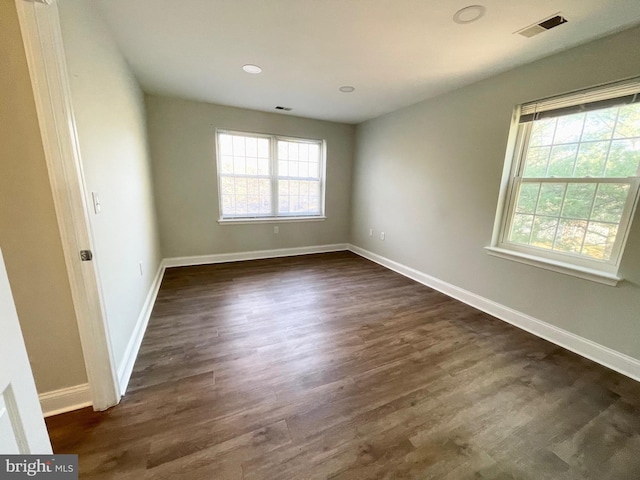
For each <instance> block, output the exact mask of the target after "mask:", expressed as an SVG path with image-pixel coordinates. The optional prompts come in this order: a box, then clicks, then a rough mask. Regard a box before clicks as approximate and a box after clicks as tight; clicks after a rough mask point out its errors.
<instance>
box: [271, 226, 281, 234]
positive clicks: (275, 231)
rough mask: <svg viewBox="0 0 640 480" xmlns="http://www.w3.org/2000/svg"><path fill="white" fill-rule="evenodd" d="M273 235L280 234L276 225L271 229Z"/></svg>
mask: <svg viewBox="0 0 640 480" xmlns="http://www.w3.org/2000/svg"><path fill="white" fill-rule="evenodd" d="M273 233H280V227H278V226H277V225H276V226H275V227H273Z"/></svg>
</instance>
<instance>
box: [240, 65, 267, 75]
mask: <svg viewBox="0 0 640 480" xmlns="http://www.w3.org/2000/svg"><path fill="white" fill-rule="evenodd" d="M242 69H243V70H244V71H245V72H247V73H261V72H262V69H261V68H260V67H259V66H258V65H251V64H247V65H245V66H243V67H242Z"/></svg>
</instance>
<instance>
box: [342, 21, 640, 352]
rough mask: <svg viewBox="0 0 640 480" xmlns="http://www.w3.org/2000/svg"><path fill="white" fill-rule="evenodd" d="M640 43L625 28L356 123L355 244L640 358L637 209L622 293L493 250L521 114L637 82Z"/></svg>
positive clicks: (639, 34)
mask: <svg viewBox="0 0 640 480" xmlns="http://www.w3.org/2000/svg"><path fill="white" fill-rule="evenodd" d="M638 39H640V28H635V29H632V30H628V31H625V32H622V33H619V34H617V35H614V36H611V37H607V38H604V39H601V40H597V41H594V42H592V43H589V44H586V45H583V46H581V47H578V48H574V49H572V50H568V51H565V52H563V53H560V54H557V55H554V56H551V57H548V58H546V59H543V60H541V61H537V62H535V63H532V64H529V65H526V66H523V67H521V68H517V69H515V70H512V71H509V72H507V73H504V74H501V75H498V76H495V77H493V78H490V79H487V80H485V81H482V82H479V83H476V84H474V85H471V86H469V87H466V88H462V89H460V90H457V91H455V92H453V93H450V94H447V95H443V96H440V97H437V98H434V99H431V100H428V101H424V102H422V103H419V104H416V105H413V106H411V107H407V108H404V109H402V110H399V111H396V112H393V113H391V114H388V115H386V116H383V117H380V118H377V119H375V120H372V121H369V122H366V123H364V124H361V125H359V126H358V128H357V133H356V152H357V153H356V160H355V166H354V189H353V214H352V220H353V221H352V243H354V244H355V245H357V246H359V247H362V248H364V249H366V250H369V251H372V252H374V253H377V254H379V255H382V256H385V257H387V258H390V259H392V260H395V261H397V262H400V263H402V264H405V265H407V266H410V267H413V268H415V269H417V270H419V271H421V272H424V273H426V274H428V275H431V276H434V277H436V278H438V279H441V280H444V281H445V282H449V283H451V284H453V285H456V286H458V287H461V288H463V289H466V290H469V291H471V292H473V293H476V294H479V295H481V296H484V297H486V298H489V299H491V300H493V301H495V302H498V303H501V304H503V305H506V306H508V307H511V308H514V309H516V310H519V311H521V312H523V313H526V314H529V315H531V316H533V317H535V318H538V319H540V320H543V321H545V322H548V323H551V324H553V325H556V326H558V327H560V328H563V329H566V330H568V331H570V332H574V333H576V334H578V335H581V336H583V337H586V338H588V339H590V340H593V341H595V342H597V343H600V344H602V345H605V346H608V347H610V348H613V349H615V350H618V351H620V352H623V353H626V354H628V355H630V356H633V357H635V358H639V359H640V335H639V334H638V332H639V325H640V285H639V284H640V218H638V217H640V210H639V211H638V212H637V213H636V215H635V217H636V218H635V224H634V226H633V231H632V232H631V234H630V236H629V240H628V244H627V248H626V252H625V255H624V259H623V264H622V268H621V273H622V275H623V276H624V277H625V278H626V281H625V282H624V283H621V284H619V286H617V287H609V286H605V285H601V284H598V283H593V282H590V281H586V280H582V279H578V278H575V277H571V276H567V275H563V274H560V273H554V272H550V271H547V270H543V269H540V268H536V267H532V266H527V265H523V264H520V263H515V262H512V261H509V260H503V259H499V258H495V257H491V256H489V255H488V254H487V253H486V252H485V250H484V247H485V246H487V245H489V244H490V240H491V234H492V228H493V223H494V216H495V212H496V205H497V198H498V191H499V188H500V180H501V176H502V168H503V164H504V157H505V149H506V143H507V135H508V133H509V126H510V120H511V114H512V110H513V107H514V106H515V105H516V104H519V103H522V102H525V101H529V100H535V99H538V98H542V97H546V96H550V95H554V94H560V93H563V92H566V91H569V90H574V89H578V88H583V87H588V86H593V85H596V84H599V83H603V82H607V81H611V80H616V79H622V78H626V77H630V76H633V75H637V74H638V73H639V72H640V43H639V41H638ZM369 228H373V229H375V232H376V234H375V235H374V236H373V237H370V236H369ZM381 230H382V231H384V232H385V233H386V240H385V241H381V240H379V236H378V233H379V232H380V231H381Z"/></svg>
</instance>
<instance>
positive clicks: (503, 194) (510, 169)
mask: <svg viewBox="0 0 640 480" xmlns="http://www.w3.org/2000/svg"><path fill="white" fill-rule="evenodd" d="M629 92H632V93H631V95H634V93H633V92H635V94H639V93H638V92H640V78H637V79H632V80H626V81H623V82H616V83H615V84H609V85H605V86H599V87H594V88H592V89H588V90H583V91H580V92H571V93H569V94H564V95H561V96H558V97H552V98H549V99H544V100H539V101H537V102H530V103H527V104H523V105H519V106H517V107H516V108H515V110H514V113H513V116H512V122H511V129H510V133H509V141H508V144H507V151H506V156H505V165H504V170H503V176H502V182H501V188H500V195H499V199H498V208H497V211H496V218H495V223H494V229H493V236H492V240H491V245H490V246H489V247H486V249H487V252H488V253H489V254H491V255H494V256H497V257H501V258H505V259H508V260H514V261H517V262H521V263H525V264H528V265H533V266H536V267H541V268H545V269H548V270H553V271H556V272H560V273H564V274H569V275H573V276H576V277H579V278H584V279H587V280H591V281H595V282H600V283H604V284H607V285H612V286H615V285H617V283H618V282H619V281H620V280H622V278H620V277H619V276H618V270H619V267H620V263H621V261H622V255H623V253H624V247H625V244H626V241H627V237H628V234H629V230H630V227H631V223H632V221H633V218H634V215H635V210H636V207H637V205H638V198H639V196H640V176H638V175H637V174H636V176H632V177H623V178H619V177H616V178H605V177H586V178H580V177H578V178H560V177H558V178H553V177H551V178H544V179H541V178H531V179H523V176H522V173H523V169H524V162H525V158H524V157H525V153H526V152H527V142H528V140H529V134H530V131H531V127H532V125H533V124H532V122H527V123H521V122H520V117H521V115H523V112H524V114H527V115H531V114H532V113H533V114H534V115H535V114H536V112H540V111H551V110H559V109H561V108H566V107H570V106H575V105H580V104H584V103H588V102H595V101H601V100H602V101H609V100H610V99H615V98H619V97H622V96H625V95H627V94H629ZM528 181H530V182H535V183H544V182H548V183H567V184H569V183H580V182H584V183H594V182H595V181H597V182H598V183H627V184H629V192H628V195H627V201H626V203H625V206H624V209H623V212H622V216H621V220H620V223H619V227H618V234H617V236H616V240H615V243H614V246H613V250H612V252H611V256H610V258H609V260H606V261H605V260H597V259H590V258H588V257H585V256H578V255H575V254H571V253H564V252H560V251H556V250H549V249H545V248H540V247H536V246H532V245H526V244H519V243H515V242H510V241H509V240H508V235H509V232H510V229H511V223H512V221H513V218H514V209H515V205H516V201H517V198H516V197H517V193H518V187H519V185H520V184H521V183H524V182H528Z"/></svg>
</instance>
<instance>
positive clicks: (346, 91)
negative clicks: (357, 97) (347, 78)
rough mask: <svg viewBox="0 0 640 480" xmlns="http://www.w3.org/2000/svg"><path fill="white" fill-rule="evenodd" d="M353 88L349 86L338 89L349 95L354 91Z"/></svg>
mask: <svg viewBox="0 0 640 480" xmlns="http://www.w3.org/2000/svg"><path fill="white" fill-rule="evenodd" d="M355 89H356V88H355V87H352V86H351V85H344V86H342V87H340V91H341V92H343V93H351V92H353V91H354V90H355Z"/></svg>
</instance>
